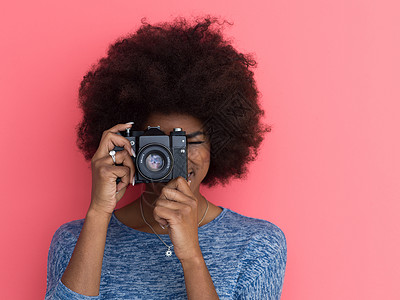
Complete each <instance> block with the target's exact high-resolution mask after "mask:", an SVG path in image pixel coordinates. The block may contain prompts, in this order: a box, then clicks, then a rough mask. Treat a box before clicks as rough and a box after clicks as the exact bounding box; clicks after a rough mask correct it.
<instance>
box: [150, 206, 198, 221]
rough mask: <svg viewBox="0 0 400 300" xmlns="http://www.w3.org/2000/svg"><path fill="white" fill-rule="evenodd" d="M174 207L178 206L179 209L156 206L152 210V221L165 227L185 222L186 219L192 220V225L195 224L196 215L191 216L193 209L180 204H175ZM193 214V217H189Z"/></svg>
mask: <svg viewBox="0 0 400 300" xmlns="http://www.w3.org/2000/svg"><path fill="white" fill-rule="evenodd" d="M175 205H178V206H179V209H170V208H167V207H164V206H156V207H155V208H154V210H153V216H154V219H155V220H156V221H157V222H158V223H160V224H162V225H164V226H166V225H175V224H179V223H182V222H184V221H185V219H186V221H187V219H188V218H190V219H193V220H194V224H196V222H197V215H194V214H193V211H194V209H193V208H192V207H190V206H189V205H185V204H182V203H175ZM192 214H193V216H195V217H192V218H191V217H189V216H191V215H192Z"/></svg>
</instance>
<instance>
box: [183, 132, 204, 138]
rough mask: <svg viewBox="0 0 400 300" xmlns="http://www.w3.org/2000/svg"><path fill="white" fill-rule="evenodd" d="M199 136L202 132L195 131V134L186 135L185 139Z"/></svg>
mask: <svg viewBox="0 0 400 300" xmlns="http://www.w3.org/2000/svg"><path fill="white" fill-rule="evenodd" d="M200 134H204V132H202V131H196V132H193V133H189V134H187V135H186V137H187V138H188V139H190V138H192V137H195V136H198V135H200Z"/></svg>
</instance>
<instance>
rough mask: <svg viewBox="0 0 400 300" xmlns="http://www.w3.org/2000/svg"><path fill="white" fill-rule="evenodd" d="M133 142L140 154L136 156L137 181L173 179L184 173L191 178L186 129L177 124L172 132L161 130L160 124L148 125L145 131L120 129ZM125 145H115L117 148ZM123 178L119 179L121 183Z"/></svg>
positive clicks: (134, 161)
mask: <svg viewBox="0 0 400 300" xmlns="http://www.w3.org/2000/svg"><path fill="white" fill-rule="evenodd" d="M118 134H119V135H122V136H124V137H125V138H126V139H128V141H129V142H130V144H131V146H132V148H133V149H134V150H135V154H136V157H133V156H132V160H133V164H134V166H135V168H136V170H135V183H150V182H169V181H170V180H172V179H174V178H176V177H179V176H182V177H183V178H185V179H187V142H186V132H185V131H182V128H174V129H173V131H171V132H170V135H167V134H165V133H164V132H163V131H162V130H160V126H156V127H152V126H148V127H147V130H145V131H131V128H127V129H126V131H125V132H123V131H122V132H118ZM123 149H124V148H123V147H119V146H116V147H114V150H115V151H121V150H123ZM120 180H121V179H120V178H118V179H117V183H118V182H119V181H120Z"/></svg>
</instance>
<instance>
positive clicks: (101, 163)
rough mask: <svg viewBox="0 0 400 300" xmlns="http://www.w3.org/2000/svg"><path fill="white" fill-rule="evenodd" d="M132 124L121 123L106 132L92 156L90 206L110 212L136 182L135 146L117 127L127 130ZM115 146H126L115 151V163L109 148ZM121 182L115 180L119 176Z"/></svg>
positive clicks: (98, 210)
mask: <svg viewBox="0 0 400 300" xmlns="http://www.w3.org/2000/svg"><path fill="white" fill-rule="evenodd" d="M130 127H132V124H118V125H116V126H114V127H112V128H110V129H108V130H106V131H104V132H103V135H102V137H101V141H100V145H99V147H98V149H97V151H96V153H95V154H94V155H93V157H92V160H91V166H92V196H91V203H90V207H89V210H95V211H97V212H100V213H106V214H109V215H111V214H112V213H113V211H114V209H115V206H116V205H117V203H118V201H119V200H121V198H122V196H123V195H124V193H125V191H126V188H127V187H128V185H129V184H134V183H133V180H134V177H135V166H134V165H133V161H132V158H131V155H133V156H134V155H135V154H134V153H133V149H132V147H131V144H130V143H129V141H128V139H126V138H125V137H123V136H121V135H118V134H117V132H118V131H124V130H125V129H127V128H130ZM115 146H120V147H123V148H124V150H122V151H116V154H115V164H122V166H116V165H114V162H113V160H112V157H111V156H110V154H109V152H110V151H111V150H113V149H114V147H115ZM118 177H120V178H121V182H119V183H118V185H117V184H116V180H117V178H118Z"/></svg>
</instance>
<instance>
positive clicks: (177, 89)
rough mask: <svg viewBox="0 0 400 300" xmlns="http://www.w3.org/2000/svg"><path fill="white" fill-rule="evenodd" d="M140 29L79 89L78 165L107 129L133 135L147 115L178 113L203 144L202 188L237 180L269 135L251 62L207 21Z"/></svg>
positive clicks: (103, 60) (114, 48)
mask: <svg viewBox="0 0 400 300" xmlns="http://www.w3.org/2000/svg"><path fill="white" fill-rule="evenodd" d="M141 22H142V25H141V27H140V28H139V29H138V30H137V31H136V32H135V33H133V34H129V35H128V36H126V37H121V38H119V39H118V40H117V41H116V42H115V43H114V44H112V45H110V46H109V49H108V53H107V56H106V57H103V58H101V59H100V60H99V61H98V63H97V64H94V65H92V67H91V69H90V71H88V73H87V74H86V75H85V76H84V77H83V80H82V82H81V84H80V88H79V107H80V108H81V109H82V111H83V119H82V121H81V122H80V123H79V124H78V126H77V128H76V130H77V136H78V138H77V145H78V147H79V149H80V150H81V151H82V152H83V154H84V156H85V159H86V160H90V159H91V158H92V156H93V155H94V153H95V152H96V150H97V147H98V146H99V143H100V139H101V136H102V132H103V131H104V130H106V129H108V128H111V127H113V126H114V125H115V124H118V123H126V122H128V121H134V122H135V125H134V126H135V127H134V130H139V128H143V125H144V122H145V121H146V120H147V118H148V116H149V115H150V114H151V113H155V112H160V113H163V114H169V113H181V114H189V115H191V116H193V117H195V118H197V119H199V120H200V121H201V122H202V124H204V127H203V129H204V130H205V132H206V134H207V135H208V137H209V139H210V145H211V148H210V154H211V159H210V168H209V170H208V173H207V175H206V177H205V178H204V180H203V181H202V184H205V185H208V186H209V187H212V186H214V185H216V184H218V183H220V184H222V185H225V184H227V183H228V182H229V179H230V178H232V177H236V178H244V177H245V176H246V174H247V171H248V169H247V165H248V163H249V162H250V161H254V160H255V158H256V157H257V155H258V149H259V147H260V144H261V142H262V141H263V139H264V133H265V132H269V131H270V130H271V128H270V126H269V125H266V124H262V123H261V117H262V116H263V115H264V110H262V109H261V107H260V105H259V99H258V98H259V91H258V89H257V87H256V84H255V80H254V78H253V76H254V74H253V72H252V71H251V70H250V67H255V66H256V62H255V60H254V59H253V57H252V55H250V54H242V53H239V52H238V51H237V50H236V49H234V48H233V47H232V45H231V41H229V40H226V39H224V38H223V36H222V33H221V29H220V28H214V27H215V26H214V25H215V24H217V25H218V26H222V25H224V24H225V23H228V24H229V25H232V24H231V23H229V22H226V21H224V22H223V23H219V22H218V18H216V17H210V16H209V15H207V16H205V17H201V18H196V19H195V21H194V24H191V22H189V21H187V20H186V19H185V18H183V17H178V18H176V19H174V21H173V22H170V23H167V22H164V23H157V24H155V25H150V24H148V23H147V22H146V21H145V18H143V19H142V20H141Z"/></svg>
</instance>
